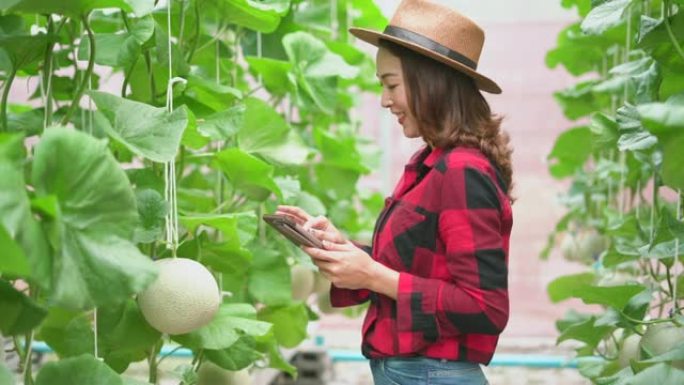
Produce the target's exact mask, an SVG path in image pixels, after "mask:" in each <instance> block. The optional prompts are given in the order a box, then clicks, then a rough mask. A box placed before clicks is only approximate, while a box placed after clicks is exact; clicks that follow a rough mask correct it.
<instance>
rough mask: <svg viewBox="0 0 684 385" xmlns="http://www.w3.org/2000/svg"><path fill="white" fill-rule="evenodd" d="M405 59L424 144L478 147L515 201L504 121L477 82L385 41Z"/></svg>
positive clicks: (411, 101)
mask: <svg viewBox="0 0 684 385" xmlns="http://www.w3.org/2000/svg"><path fill="white" fill-rule="evenodd" d="M380 47H384V48H387V49H388V50H389V51H390V52H391V53H392V54H394V55H395V56H397V57H399V59H400V60H401V66H402V73H403V76H404V82H405V89H406V93H407V94H406V99H407V101H408V105H409V108H410V110H411V113H412V114H413V115H414V116H415V117H416V120H417V122H418V130H419V133H420V135H421V136H422V138H423V140H425V142H426V143H427V144H429V145H430V146H432V147H439V148H453V147H457V146H463V147H473V148H478V149H479V150H480V151H482V153H483V154H484V155H485V156H487V157H488V158H489V159H490V160H491V161H492V162H493V163H494V164H495V165H496V167H497V168H498V169H499V172H500V173H501V177H502V178H503V180H504V182H505V183H506V186H507V194H508V196H509V198H511V191H512V186H513V167H512V164H511V154H512V153H513V148H512V147H511V146H510V138H509V136H508V134H507V133H506V132H504V131H502V130H501V121H502V117H500V116H498V115H493V114H492V112H491V109H490V107H489V103H487V100H485V98H484V96H482V93H481V92H480V90H479V89H478V88H477V86H476V84H475V81H474V80H473V79H472V78H471V77H469V76H467V75H465V74H463V73H461V72H459V71H456V70H454V69H452V68H451V67H449V66H447V65H445V64H443V63H441V62H438V61H436V60H433V59H431V58H429V57H427V56H424V55H421V54H418V53H416V52H414V51H412V50H410V49H407V48H404V47H402V46H401V45H398V44H395V43H392V42H390V41H387V40H380Z"/></svg>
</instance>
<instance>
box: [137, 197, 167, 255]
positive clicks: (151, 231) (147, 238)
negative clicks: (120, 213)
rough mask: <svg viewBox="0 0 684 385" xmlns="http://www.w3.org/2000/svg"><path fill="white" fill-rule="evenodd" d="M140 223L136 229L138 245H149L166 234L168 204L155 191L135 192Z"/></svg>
mask: <svg viewBox="0 0 684 385" xmlns="http://www.w3.org/2000/svg"><path fill="white" fill-rule="evenodd" d="M135 199H136V201H137V206H138V215H139V216H140V222H139V223H138V225H137V226H136V228H135V233H134V235H133V240H134V242H136V243H139V242H141V243H149V242H154V241H156V240H158V239H159V238H160V237H161V236H162V234H163V232H164V224H165V218H166V214H167V212H168V205H167V202H166V201H165V200H164V197H163V196H162V195H161V194H160V193H159V192H157V191H156V190H153V189H149V188H148V189H142V190H137V191H136V192H135Z"/></svg>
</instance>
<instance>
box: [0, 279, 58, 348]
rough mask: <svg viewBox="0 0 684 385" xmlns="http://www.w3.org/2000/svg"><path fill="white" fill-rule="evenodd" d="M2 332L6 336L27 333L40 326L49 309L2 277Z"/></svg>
mask: <svg viewBox="0 0 684 385" xmlns="http://www.w3.org/2000/svg"><path fill="white" fill-rule="evenodd" d="M0 314H2V317H0V332H2V334H4V335H6V336H15V335H20V334H26V333H28V332H29V331H31V329H33V328H35V327H36V326H38V325H39V324H40V323H41V321H43V319H44V318H45V316H46V315H47V310H45V309H44V308H42V307H41V306H39V305H38V304H36V303H35V302H34V301H33V300H32V299H31V298H29V297H27V296H26V295H24V294H22V293H20V292H19V291H17V290H16V289H15V288H14V287H13V286H12V285H10V283H9V282H7V281H5V280H3V279H0Z"/></svg>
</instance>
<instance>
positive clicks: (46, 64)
mask: <svg viewBox="0 0 684 385" xmlns="http://www.w3.org/2000/svg"><path fill="white" fill-rule="evenodd" d="M52 30H53V22H52V17H51V16H48V24H47V33H48V35H49V34H50V33H52V32H53V31H52ZM53 47H54V44H53V43H51V42H49V41H48V43H47V46H46V47H45V56H44V57H43V80H42V84H41V85H40V87H41V89H43V95H44V96H45V120H44V122H43V125H44V126H45V127H48V126H50V125H51V124H52V97H51V95H52V84H51V83H52V81H51V79H52V49H53ZM76 56H77V55H76V54H74V66H75V67H76V70H75V71H74V74H76V73H78V65H77V64H76V60H77V58H76ZM74 76H75V75H74Z"/></svg>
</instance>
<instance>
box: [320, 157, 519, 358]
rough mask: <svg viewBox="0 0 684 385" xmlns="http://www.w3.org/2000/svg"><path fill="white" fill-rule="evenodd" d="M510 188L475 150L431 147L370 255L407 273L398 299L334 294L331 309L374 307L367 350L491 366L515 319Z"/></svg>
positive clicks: (387, 213) (390, 202)
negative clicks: (511, 290) (511, 314)
mask: <svg viewBox="0 0 684 385" xmlns="http://www.w3.org/2000/svg"><path fill="white" fill-rule="evenodd" d="M506 191H507V187H506V186H505V184H504V182H503V180H502V179H501V177H500V175H499V174H498V172H497V170H496V169H495V168H494V167H493V166H492V164H491V163H490V162H489V160H488V159H487V158H486V157H485V156H484V155H483V154H482V153H481V152H480V151H479V150H477V149H473V148H463V147H458V148H455V149H452V150H442V149H434V150H433V151H431V150H430V148H429V147H426V148H424V149H423V150H420V151H418V152H417V153H416V154H415V155H413V157H412V158H411V160H410V161H409V163H408V165H407V166H406V168H405V171H404V174H403V176H402V178H401V179H400V180H399V183H398V184H397V186H396V188H395V190H394V193H393V194H392V196H391V197H390V198H387V199H386V201H385V208H384V209H383V211H382V213H381V214H380V217H379V218H378V221H377V223H376V225H375V232H374V235H373V246H372V248H368V249H367V251H369V253H370V254H371V256H372V257H373V259H375V260H377V261H378V262H380V263H382V264H384V265H386V266H388V267H389V268H391V269H394V270H396V271H398V272H399V288H398V298H397V300H396V301H395V300H394V299H392V298H389V297H387V296H384V295H382V294H378V293H374V292H370V291H369V290H365V289H362V290H348V289H340V288H337V287H333V288H332V290H331V302H332V304H333V306H336V307H344V306H352V305H357V304H360V303H363V302H365V301H367V300H370V301H371V303H370V306H369V308H368V312H367V313H366V318H365V320H364V323H363V331H362V332H363V344H362V352H363V354H364V356H366V357H368V358H382V357H392V356H416V355H419V356H425V357H432V358H443V359H448V360H459V361H471V362H479V363H483V364H487V363H489V361H490V360H491V358H492V355H493V354H494V349H495V348H496V344H497V341H498V339H499V334H500V333H501V332H502V331H503V329H504V326H505V325H506V322H507V321H508V279H507V277H508V268H507V266H508V243H509V237H510V232H511V226H512V222H513V220H512V212H511V206H510V202H509V199H508V197H507V194H506Z"/></svg>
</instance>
